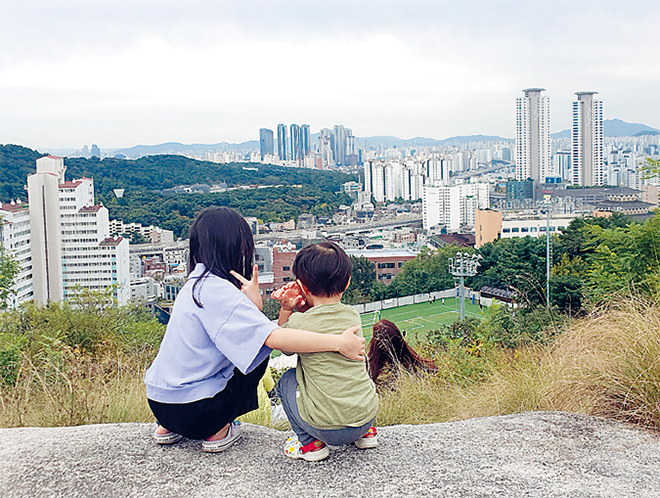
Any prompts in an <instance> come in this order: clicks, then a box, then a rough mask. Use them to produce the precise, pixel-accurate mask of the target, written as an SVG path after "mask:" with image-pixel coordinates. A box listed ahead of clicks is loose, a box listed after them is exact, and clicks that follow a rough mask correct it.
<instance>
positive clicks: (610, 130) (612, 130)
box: [550, 118, 660, 138]
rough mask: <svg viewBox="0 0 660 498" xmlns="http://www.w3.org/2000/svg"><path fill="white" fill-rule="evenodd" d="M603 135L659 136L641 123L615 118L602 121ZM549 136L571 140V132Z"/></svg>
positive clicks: (654, 130)
mask: <svg viewBox="0 0 660 498" xmlns="http://www.w3.org/2000/svg"><path fill="white" fill-rule="evenodd" d="M603 135H605V136H606V137H638V136H641V135H660V130H658V129H657V128H653V127H651V126H647V125H645V124H641V123H626V122H625V121H622V120H620V119H617V118H615V119H606V120H605V121H603ZM550 136H551V137H552V138H571V130H570V129H568V130H563V131H560V132H558V133H553V134H552V135H550Z"/></svg>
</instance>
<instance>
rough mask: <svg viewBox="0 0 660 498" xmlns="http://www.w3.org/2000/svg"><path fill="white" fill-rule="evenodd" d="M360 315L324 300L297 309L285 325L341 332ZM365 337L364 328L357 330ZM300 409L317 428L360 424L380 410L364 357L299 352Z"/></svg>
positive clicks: (308, 421)
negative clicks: (303, 309)
mask: <svg viewBox="0 0 660 498" xmlns="http://www.w3.org/2000/svg"><path fill="white" fill-rule="evenodd" d="M360 323H361V322H360V315H359V314H358V313H357V312H356V311H355V310H354V309H353V308H352V307H351V306H347V305H345V304H342V303H334V304H321V305H318V306H314V307H313V308H310V309H309V310H308V311H306V312H305V313H294V314H293V315H291V317H290V318H289V322H288V323H287V324H286V325H285V326H286V327H290V328H295V329H304V330H310V331H312V332H319V333H322V334H341V333H342V332H343V331H344V330H346V329H347V328H349V327H354V326H356V325H360ZM358 334H359V336H360V337H362V330H360V331H359V332H358ZM296 380H297V381H298V391H299V393H300V395H299V397H298V398H297V402H298V411H299V412H300V416H301V417H302V419H303V420H304V421H305V422H307V423H308V424H309V425H311V426H312V427H316V428H317V429H322V430H328V429H341V428H342V427H360V426H362V425H364V424H366V423H367V422H369V421H370V420H371V419H372V418H374V417H375V416H376V414H377V413H378V395H377V394H376V388H375V387H374V383H373V382H372V380H371V379H370V378H369V374H368V373H367V368H366V365H365V363H364V362H363V361H356V360H349V359H348V358H346V357H345V356H342V355H341V354H340V353H334V352H325V353H302V354H300V353H299V354H298V365H297V367H296Z"/></svg>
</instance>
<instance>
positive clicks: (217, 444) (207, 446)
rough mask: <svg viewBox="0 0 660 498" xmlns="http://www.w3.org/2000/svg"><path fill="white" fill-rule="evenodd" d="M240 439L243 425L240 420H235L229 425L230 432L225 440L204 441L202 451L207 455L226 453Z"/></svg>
mask: <svg viewBox="0 0 660 498" xmlns="http://www.w3.org/2000/svg"><path fill="white" fill-rule="evenodd" d="M239 437H241V423H240V422H239V421H238V420H234V421H233V422H232V423H231V424H229V430H228V431H227V435H226V436H225V437H224V438H222V439H216V440H215V441H209V440H207V439H204V440H203V441H202V450H203V451H206V452H207V453H219V452H221V451H225V450H226V449H227V448H229V447H230V446H231V445H232V444H234V443H235V442H236V440H237V439H238V438H239Z"/></svg>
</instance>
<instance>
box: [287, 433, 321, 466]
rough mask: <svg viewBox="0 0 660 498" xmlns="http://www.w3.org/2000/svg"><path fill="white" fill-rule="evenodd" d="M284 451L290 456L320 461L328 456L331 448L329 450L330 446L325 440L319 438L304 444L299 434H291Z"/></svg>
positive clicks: (308, 460) (309, 460)
mask: <svg viewBox="0 0 660 498" xmlns="http://www.w3.org/2000/svg"><path fill="white" fill-rule="evenodd" d="M284 453H285V455H286V456H288V457H289V458H296V459H297V458H301V459H303V460H305V461H307V462H318V461H319V460H323V459H324V458H328V455H330V450H328V447H327V446H326V444H325V443H324V442H323V441H319V440H318V439H315V440H314V441H312V442H311V443H309V444H306V445H305V446H303V445H302V444H300V441H298V436H291V437H290V438H289V439H287V440H286V444H285V445H284Z"/></svg>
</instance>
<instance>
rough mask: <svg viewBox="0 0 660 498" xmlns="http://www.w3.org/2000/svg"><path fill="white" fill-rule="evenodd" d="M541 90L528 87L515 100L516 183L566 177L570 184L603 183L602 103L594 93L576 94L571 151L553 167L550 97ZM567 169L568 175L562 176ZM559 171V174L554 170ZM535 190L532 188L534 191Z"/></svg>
mask: <svg viewBox="0 0 660 498" xmlns="http://www.w3.org/2000/svg"><path fill="white" fill-rule="evenodd" d="M544 91H545V89H544V88H527V89H525V90H523V92H524V94H525V95H524V97H520V98H518V99H517V100H516V151H515V156H516V180H518V181H525V180H533V181H534V184H535V186H536V187H538V185H540V184H544V183H546V182H552V178H553V177H555V176H565V177H567V178H568V179H569V181H570V182H571V183H572V184H573V185H579V186H602V185H604V184H605V180H606V178H605V176H606V175H605V161H604V159H605V158H604V149H603V103H602V102H601V101H600V100H596V99H594V95H595V94H596V93H597V92H577V93H576V96H577V98H576V100H575V101H574V102H573V124H572V129H571V151H570V158H569V157H567V156H568V154H566V153H562V154H561V155H560V157H558V160H557V161H555V164H553V162H552V160H551V149H550V98H549V97H546V96H543V95H541V92H544ZM567 166H568V168H569V169H570V171H569V173H568V174H567V175H566V174H564V172H565V168H566V167H567ZM557 170H559V171H557ZM536 190H538V189H535V191H536Z"/></svg>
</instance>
